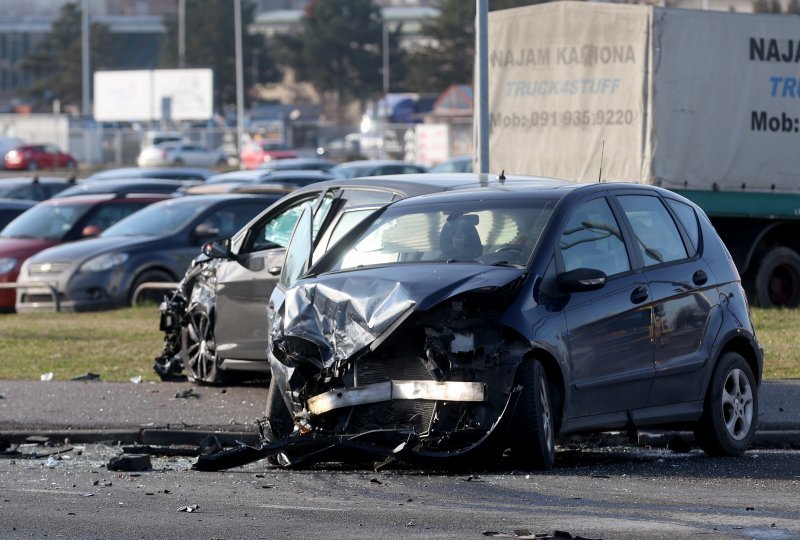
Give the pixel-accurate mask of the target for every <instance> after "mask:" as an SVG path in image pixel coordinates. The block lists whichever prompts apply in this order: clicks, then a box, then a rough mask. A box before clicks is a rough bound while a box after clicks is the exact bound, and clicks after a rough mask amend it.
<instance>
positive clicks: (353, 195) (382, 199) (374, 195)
mask: <svg viewBox="0 0 800 540" xmlns="http://www.w3.org/2000/svg"><path fill="white" fill-rule="evenodd" d="M394 195H395V194H394V193H393V192H390V191H378V190H374V189H345V190H344V191H343V192H342V199H344V200H345V201H347V202H346V204H347V206H355V205H358V204H374V203H379V204H387V203H389V202H391V201H392V199H393V198H394Z"/></svg>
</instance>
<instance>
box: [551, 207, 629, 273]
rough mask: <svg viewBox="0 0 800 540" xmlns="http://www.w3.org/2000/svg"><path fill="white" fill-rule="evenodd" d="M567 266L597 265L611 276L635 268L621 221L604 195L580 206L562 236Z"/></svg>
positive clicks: (565, 267)
mask: <svg viewBox="0 0 800 540" xmlns="http://www.w3.org/2000/svg"><path fill="white" fill-rule="evenodd" d="M558 249H559V250H560V251H561V257H562V258H563V260H564V270H566V271H569V270H574V269H576V268H594V269H596V270H602V271H603V272H605V273H606V275H608V276H612V275H614V274H619V273H621V272H626V271H628V270H630V269H631V264H630V259H629V257H628V252H627V250H626V249H625V242H624V241H623V240H622V234H621V232H620V228H619V224H617V220H616V219H615V218H614V214H613V213H612V212H611V207H609V205H608V202H607V201H606V200H605V198H603V197H600V198H598V199H593V200H591V201H589V202H587V203H585V204H583V205H582V206H580V207H579V208H578V209H577V210H575V212H574V213H573V215H572V217H571V218H570V219H569V221H568V222H567V226H566V227H565V228H564V231H563V232H562V233H561V237H560V238H559V240H558Z"/></svg>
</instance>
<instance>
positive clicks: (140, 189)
mask: <svg viewBox="0 0 800 540" xmlns="http://www.w3.org/2000/svg"><path fill="white" fill-rule="evenodd" d="M198 184H202V181H200V180H174V179H171V178H140V179H129V178H121V179H112V180H91V179H87V180H82V181H81V182H79V183H78V184H77V185H75V186H72V187H70V188H67V189H65V190H64V191H62V192H60V193H58V194H56V197H59V198H63V197H77V196H79V195H92V194H96V193H116V194H117V195H133V194H141V195H147V194H151V193H159V194H160V193H172V192H174V191H178V189H179V188H182V187H185V186H194V185H198Z"/></svg>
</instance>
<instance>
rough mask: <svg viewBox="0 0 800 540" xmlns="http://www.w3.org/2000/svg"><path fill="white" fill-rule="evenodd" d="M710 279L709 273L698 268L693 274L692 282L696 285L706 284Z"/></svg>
mask: <svg viewBox="0 0 800 540" xmlns="http://www.w3.org/2000/svg"><path fill="white" fill-rule="evenodd" d="M707 281H708V275H706V273H705V272H704V271H703V270H698V271H697V272H695V273H694V274H693V275H692V282H693V283H694V284H695V285H705V284H706V282H707Z"/></svg>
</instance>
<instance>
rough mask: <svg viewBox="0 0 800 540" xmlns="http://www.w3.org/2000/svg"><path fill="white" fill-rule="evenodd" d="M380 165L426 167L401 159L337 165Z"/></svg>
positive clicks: (363, 160)
mask: <svg viewBox="0 0 800 540" xmlns="http://www.w3.org/2000/svg"><path fill="white" fill-rule="evenodd" d="M379 165H414V166H417V167H424V165H421V164H419V163H412V162H409V161H403V160H401V159H357V160H354V161H345V162H344V163H340V164H339V165H337V167H342V168H345V167H365V166H367V167H370V166H379Z"/></svg>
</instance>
